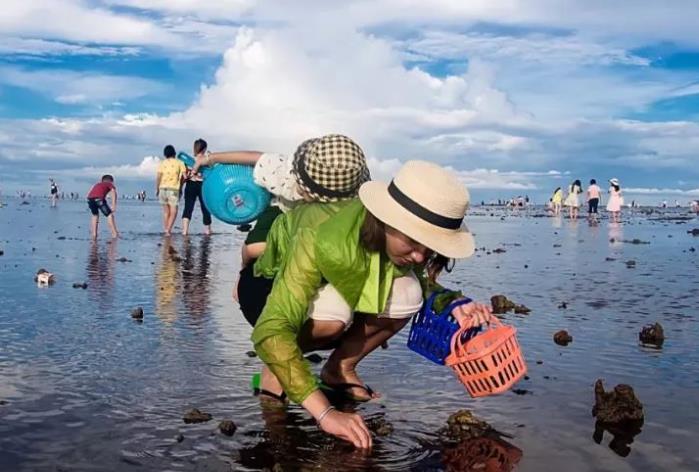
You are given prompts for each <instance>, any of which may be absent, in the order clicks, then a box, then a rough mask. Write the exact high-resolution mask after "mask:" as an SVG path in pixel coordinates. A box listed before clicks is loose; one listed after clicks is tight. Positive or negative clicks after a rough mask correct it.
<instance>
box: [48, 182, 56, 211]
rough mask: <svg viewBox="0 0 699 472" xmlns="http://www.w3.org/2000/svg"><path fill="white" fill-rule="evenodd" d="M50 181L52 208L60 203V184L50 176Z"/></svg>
mask: <svg viewBox="0 0 699 472" xmlns="http://www.w3.org/2000/svg"><path fill="white" fill-rule="evenodd" d="M49 182H50V183H51V190H50V191H51V208H56V205H57V204H58V185H57V184H56V181H55V180H53V179H52V178H49Z"/></svg>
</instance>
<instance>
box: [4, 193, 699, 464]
mask: <svg viewBox="0 0 699 472" xmlns="http://www.w3.org/2000/svg"><path fill="white" fill-rule="evenodd" d="M5 203H6V204H7V205H6V206H5V207H3V208H0V250H2V251H3V253H4V254H3V255H2V256H0V293H1V295H0V301H1V302H2V304H1V305H0V470H13V471H15V470H16V471H24V470H27V471H29V470H32V471H33V470H105V471H106V470H207V471H208V470H210V471H218V470H260V469H263V468H269V469H272V468H273V467H274V466H275V464H278V466H277V470H279V467H280V466H281V467H282V470H300V469H307V470H367V469H368V470H444V469H447V470H459V466H461V467H462V468H463V467H465V464H466V463H467V461H468V458H473V457H474V455H477V454H483V453H485V452H484V451H495V452H494V453H495V454H497V453H499V454H501V455H503V457H505V456H507V457H508V458H509V459H508V460H510V461H511V463H512V464H511V465H514V464H516V470H520V471H541V470H568V471H587V470H608V471H624V470H642V471H656V470H673V471H694V470H699V459H697V455H696V454H695V453H694V452H693V448H694V435H695V433H696V432H697V431H699V411H697V409H696V408H694V407H693V404H694V402H695V401H696V398H697V394H699V350H697V348H696V343H697V335H698V334H699V327H698V325H697V311H696V307H697V302H698V301H699V283H698V282H697V280H699V278H698V277H697V276H698V275H699V273H698V272H699V270H698V269H699V259H698V258H697V252H696V251H694V252H692V251H690V248H692V247H694V248H695V249H699V237H694V236H692V235H691V234H688V233H687V231H688V230H691V229H693V228H699V221H697V219H693V220H690V221H687V220H682V219H679V220H677V219H669V218H673V217H677V216H686V215H687V214H686V213H682V214H680V213H676V212H674V211H672V210H669V211H666V212H664V213H657V212H656V213H653V214H650V215H645V214H642V213H640V212H638V213H635V214H633V215H625V216H624V222H623V223H621V224H613V223H609V222H608V221H606V220H603V221H602V222H601V223H600V224H599V226H593V227H590V226H589V225H588V224H587V222H586V221H585V220H584V219H583V220H578V221H577V222H571V221H569V220H567V219H556V218H538V217H534V215H532V214H530V215H527V214H526V213H525V212H519V213H507V212H504V211H501V210H491V209H489V208H486V209H483V208H478V207H476V208H474V209H473V211H472V213H471V216H470V217H469V226H470V228H471V230H472V231H473V232H474V233H475V234H476V241H477V246H478V247H479V248H483V247H485V248H486V250H484V251H483V250H479V251H478V252H476V254H475V256H474V257H473V258H471V259H469V260H467V261H461V262H459V263H457V266H456V269H455V270H454V272H453V273H452V274H449V275H447V276H446V277H445V278H444V279H443V281H444V283H445V285H449V286H454V287H460V288H462V289H463V290H464V291H465V292H466V293H467V294H468V295H469V296H471V297H473V298H476V299H480V300H483V301H486V300H489V299H490V297H491V296H492V295H495V294H504V295H506V296H507V297H508V298H510V299H511V300H513V301H515V302H516V303H519V304H524V305H526V306H527V307H529V308H530V309H531V310H532V311H531V313H529V314H528V315H518V314H513V313H508V314H506V315H504V319H505V320H507V322H509V323H512V324H513V325H515V326H516V327H517V329H518V335H519V340H520V343H521V345H522V348H523V350H524V353H525V358H526V360H527V363H528V366H529V374H528V375H529V379H528V380H523V381H521V382H520V383H519V384H518V385H517V386H516V387H517V389H518V390H517V393H519V394H517V393H514V392H508V393H507V394H503V395H500V396H497V397H489V398H483V399H478V400H473V399H470V398H469V397H468V395H467V394H466V391H465V389H464V388H463V387H462V386H461V385H460V384H459V383H458V382H457V380H456V378H455V377H454V375H453V374H452V373H451V372H450V371H449V370H448V369H447V368H445V367H440V366H437V365H434V364H431V363H430V362H429V361H427V360H424V359H422V358H421V357H419V356H418V355H417V354H414V353H412V352H411V351H409V350H408V349H407V347H406V346H405V343H406V335H407V331H408V330H407V328H406V329H405V330H404V331H403V332H401V333H400V334H399V335H398V336H396V337H395V338H394V339H393V340H392V342H391V345H390V348H389V349H388V350H378V351H377V352H376V353H374V354H373V355H372V356H370V357H369V358H368V359H366V360H365V361H364V362H363V363H362V364H361V365H360V369H361V371H360V373H361V375H362V376H363V378H364V379H365V380H366V381H367V382H368V383H369V384H370V385H372V387H374V388H375V389H377V390H379V391H381V392H382V393H383V398H382V399H381V400H379V401H374V402H371V403H367V404H362V405H358V406H356V408H357V410H358V411H359V412H360V413H361V414H362V415H364V416H365V417H366V418H369V419H370V420H371V421H372V422H374V423H380V424H385V423H389V424H390V425H391V426H392V428H393V430H392V432H390V433H389V434H387V435H380V436H377V438H376V440H375V443H376V446H375V448H374V450H373V451H372V453H371V454H370V455H362V454H360V453H357V452H356V451H352V450H351V448H350V447H349V446H347V445H345V444H344V443H341V442H338V441H335V440H333V439H332V438H329V437H328V436H326V435H325V434H323V433H322V432H320V431H319V430H318V429H317V427H316V426H315V424H314V422H313V421H312V420H311V419H310V418H309V417H308V416H307V415H305V414H304V413H303V412H302V411H301V410H300V409H299V408H298V407H290V408H289V409H288V410H280V409H275V408H264V409H261V408H260V405H259V401H258V399H256V398H255V397H253V396H252V395H251V391H250V387H249V383H250V378H251V376H252V374H253V373H255V372H257V371H259V368H260V361H259V359H257V358H250V357H248V356H247V355H246V352H247V351H249V350H250V349H251V345H250V342H249V335H250V331H251V330H250V328H249V326H248V325H247V323H246V322H245V320H244V319H243V318H242V315H241V314H240V312H239V311H238V309H237V306H236V305H235V304H234V303H233V302H232V300H231V298H230V292H231V287H232V284H233V282H234V280H235V277H236V275H237V265H238V260H239V248H240V243H241V241H242V240H243V239H244V234H242V233H239V232H237V231H236V230H235V229H234V228H232V227H230V226H226V225H224V224H222V223H215V226H214V229H215V231H218V232H217V234H215V235H213V236H212V237H211V238H206V237H204V236H201V235H198V234H195V235H193V236H190V237H189V238H188V239H184V238H183V237H182V236H180V235H176V236H173V237H172V238H171V240H170V242H168V240H167V239H165V238H164V237H162V236H161V235H160V233H159V231H160V226H161V223H160V213H159V208H158V207H157V205H155V204H154V203H151V202H147V203H145V204H142V203H140V202H122V204H121V205H120V207H119V211H118V213H117V222H118V224H119V228H120V230H121V231H122V233H123V236H122V239H120V240H118V241H116V242H110V241H109V238H108V237H107V236H108V230H107V228H106V225H105V227H103V228H100V229H101V238H100V240H99V241H98V242H97V243H92V242H91V241H89V238H88V225H89V213H88V211H87V209H86V205H85V204H84V203H83V202H60V203H59V207H58V208H57V209H51V208H49V202H48V201H45V200H32V202H31V204H30V205H20V201H19V200H16V199H9V200H7V201H5ZM503 217H504V219H503ZM194 219H195V222H194V225H193V230H194V232H195V233H196V232H198V231H199V230H200V229H201V227H200V221H199V219H200V217H199V215H198V214H197V215H195V216H194ZM634 239H638V240H639V241H644V242H649V243H650V244H634V243H633V242H632V241H633V240H634ZM623 241H629V242H623ZM170 247H172V248H173V249H174V250H175V251H176V256H177V257H172V255H173V254H172V251H171V250H170ZM497 248H502V249H505V252H493V250H494V249H497ZM488 252H490V254H488ZM630 260H633V261H635V264H630V265H629V264H627V262H628V261H630ZM42 267H43V268H46V269H47V270H49V271H51V272H53V273H54V274H55V276H56V283H55V284H53V285H52V286H50V287H46V288H38V287H37V286H36V284H35V283H34V281H33V278H34V276H35V274H36V271H37V270H38V269H39V268H42ZM83 282H84V283H87V288H84V289H83V288H82V286H81V287H80V288H73V284H74V283H81V284H82V283H83ZM564 303H565V308H563V304H564ZM137 307H142V308H143V312H144V316H143V320H142V321H140V320H138V319H133V318H132V317H131V313H132V311H133V310H134V309H135V308H137ZM656 321H658V322H660V323H661V324H662V326H663V328H664V332H665V342H664V344H663V346H662V349H653V348H650V347H643V346H640V345H639V342H638V332H639V331H640V330H641V328H642V327H643V326H644V325H646V324H650V323H654V322H656ZM559 330H566V331H568V333H569V334H570V335H571V336H572V337H573V339H574V340H573V342H572V343H570V344H569V345H567V346H565V347H564V346H559V345H556V344H555V343H554V342H553V335H554V333H556V332H557V331H559ZM321 354H323V353H321ZM314 368H316V369H319V365H316V366H315V367H314ZM597 378H602V379H604V384H605V386H607V387H608V388H612V387H613V386H614V385H616V384H621V383H624V384H629V385H631V386H632V387H633V389H634V392H635V394H636V395H637V397H638V398H639V400H641V401H642V402H643V405H644V412H645V422H644V424H643V426H642V429H641V432H640V434H638V435H637V436H636V437H635V438H633V443H632V444H630V445H629V446H628V447H629V448H630V451H629V452H628V454H627V455H626V456H625V457H623V456H622V455H620V454H619V452H618V451H615V450H612V449H611V448H610V447H609V444H610V441H612V439H613V438H612V436H611V435H610V433H609V432H608V431H603V432H602V434H603V436H602V439H601V441H600V443H599V444H598V443H597V442H596V441H595V439H593V435H595V420H594V418H593V417H592V414H591V409H592V406H593V405H594V402H595V397H594V383H595V380H596V379H597ZM347 407H348V408H350V407H352V406H347ZM193 408H198V409H200V410H201V411H202V412H207V413H210V414H211V415H212V417H213V419H212V420H211V421H206V422H201V423H192V424H185V423H184V421H183V419H182V418H183V416H184V415H185V413H187V412H188V411H190V410H192V409H193ZM460 409H469V410H472V411H473V413H474V414H475V415H477V416H478V417H479V418H481V419H483V420H485V421H487V422H488V423H489V424H491V425H492V426H493V427H494V428H496V429H497V430H498V431H500V432H502V433H504V434H506V435H507V436H504V437H503V438H502V439H501V440H499V441H495V440H490V441H481V442H478V443H474V442H472V441H471V442H468V441H466V442H461V443H459V442H457V443H454V444H450V445H448V446H447V445H445V444H444V443H443V442H442V441H441V440H440V438H439V434H438V432H439V430H440V428H442V427H443V426H444V425H445V424H446V421H447V418H448V417H449V415H451V414H452V413H454V412H455V411H457V410H460ZM222 420H233V421H234V422H235V425H236V426H237V430H236V431H235V433H234V434H233V436H230V437H229V436H227V435H225V434H222V433H221V432H220V431H219V423H220V422H221V421H222ZM596 438H597V439H599V435H597V436H596ZM504 467H505V466H504ZM507 467H509V466H507ZM462 470H463V469H462Z"/></svg>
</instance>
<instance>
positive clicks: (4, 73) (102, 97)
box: [0, 66, 164, 104]
mask: <svg viewBox="0 0 699 472" xmlns="http://www.w3.org/2000/svg"><path fill="white" fill-rule="evenodd" d="M0 85H11V86H14V87H20V88H26V89H29V90H33V91H35V92H38V93H41V94H42V95H45V96H47V97H50V98H52V99H53V100H55V101H56V102H58V103H64V104H83V103H86V104H99V103H110V102H112V101H114V100H117V99H134V98H139V97H144V96H146V95H149V94H153V93H157V92H159V91H161V90H162V89H163V88H164V86H163V84H161V83H159V82H155V81H153V80H149V79H144V78H141V77H133V76H122V75H102V74H97V73H90V72H76V71H70V70H33V71H29V70H25V69H22V68H20V67H14V66H6V67H0Z"/></svg>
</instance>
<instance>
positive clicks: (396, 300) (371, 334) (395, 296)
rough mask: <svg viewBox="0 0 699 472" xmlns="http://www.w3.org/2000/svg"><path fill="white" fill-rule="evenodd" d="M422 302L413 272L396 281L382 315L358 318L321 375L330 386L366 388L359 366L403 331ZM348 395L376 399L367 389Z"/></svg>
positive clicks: (356, 317)
mask: <svg viewBox="0 0 699 472" xmlns="http://www.w3.org/2000/svg"><path fill="white" fill-rule="evenodd" d="M422 303H423V298H422V288H421V286H420V282H419V281H418V279H417V277H415V275H414V274H413V273H412V272H411V273H409V274H408V275H406V276H404V277H398V278H396V279H394V280H393V287H392V288H391V295H390V297H389V299H388V301H387V302H386V307H385V309H384V312H383V313H381V314H379V315H359V314H356V315H355V317H354V323H353V324H352V326H351V327H350V328H349V330H348V331H347V332H346V333H345V335H344V336H343V337H342V339H341V341H340V344H339V346H338V347H337V349H335V351H334V352H333V353H332V355H331V356H330V358H329V359H328V361H327V362H326V364H325V366H324V367H323V371H322V374H321V377H322V378H323V380H324V381H325V382H327V383H329V384H338V383H345V384H348V383H349V384H357V385H360V386H361V385H363V383H362V381H361V380H360V379H359V376H358V375H357V371H356V368H357V364H359V362H360V361H361V360H362V359H364V358H365V357H366V356H367V355H368V354H369V353H370V352H372V351H374V350H375V349H376V348H377V347H379V346H381V345H382V344H383V343H385V342H386V341H388V339H389V338H391V337H393V335H395V334H396V333H397V332H398V331H400V330H401V329H403V327H404V326H405V325H406V324H407V323H408V321H410V319H411V318H412V316H413V315H414V314H415V313H417V311H418V310H420V308H421V307H422ZM347 393H349V394H350V395H352V396H353V397H355V398H358V399H363V400H369V399H370V398H371V397H372V396H373V397H376V396H377V395H375V394H374V395H371V394H370V392H369V391H367V389H366V388H362V387H356V388H352V387H350V388H349V389H347Z"/></svg>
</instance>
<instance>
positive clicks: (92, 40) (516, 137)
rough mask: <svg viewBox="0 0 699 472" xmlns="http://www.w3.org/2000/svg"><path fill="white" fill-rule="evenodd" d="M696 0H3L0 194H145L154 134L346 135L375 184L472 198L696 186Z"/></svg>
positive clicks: (215, 138)
mask: <svg viewBox="0 0 699 472" xmlns="http://www.w3.org/2000/svg"><path fill="white" fill-rule="evenodd" d="M698 17H699V2H696V1H693V0H687V1H680V0H675V1H673V0H666V1H663V2H658V1H655V0H635V1H634V0H630V1H627V2H609V1H600V0H530V1H516V0H498V1H493V0H469V1H467V2H466V1H463V0H441V1H436V0H371V1H369V0H355V1H352V0H348V1H342V2H340V1H338V2H328V1H321V0H297V1H294V2H287V1H282V0H277V1H265V0H60V1H54V0H32V1H30V2H29V1H26V0H22V1H18V0H4V1H3V8H2V9H0V191H2V192H3V193H4V194H13V193H14V192H16V191H17V190H19V189H27V190H31V191H32V192H33V193H35V194H46V193H48V178H49V177H53V178H55V179H56V180H57V181H58V183H59V185H60V186H61V189H62V190H63V191H65V192H70V191H75V192H79V193H80V194H82V195H84V194H85V193H86V192H87V191H88V190H89V187H90V185H91V184H92V183H94V182H96V181H97V180H98V178H99V177H100V176H101V175H102V174H103V173H112V174H114V176H115V178H116V183H117V186H118V187H119V188H120V189H121V190H122V192H128V193H134V192H136V191H137V190H139V189H141V188H144V189H146V190H148V191H149V193H151V194H152V193H153V187H154V174H155V169H156V167H157V163H158V158H159V156H161V155H162V150H163V147H164V146H165V145H166V144H173V145H175V147H176V148H178V150H185V151H190V150H191V146H192V142H193V141H194V140H195V139H197V138H204V139H206V140H207V141H208V142H209V148H210V150H212V151H226V150H236V149H254V150H260V151H273V152H281V153H293V151H294V149H295V148H296V146H297V145H298V144H300V143H301V142H302V141H303V140H305V139H307V138H310V137H315V136H321V135H323V134H327V133H342V134H346V135H348V136H350V137H352V138H353V139H355V141H357V142H358V143H359V144H360V146H361V147H362V148H363V149H364V151H365V153H366V155H367V157H368V159H369V163H370V168H371V171H372V176H373V178H375V179H380V180H388V179H390V178H391V176H392V175H394V174H395V172H396V171H397V169H398V168H399V167H400V165H401V163H402V162H405V161H407V160H410V159H424V160H429V161H433V162H437V163H439V164H442V165H444V166H447V167H449V168H450V169H452V170H453V172H454V173H456V174H457V175H458V176H459V177H460V178H461V180H462V181H463V182H464V183H465V184H466V185H467V186H468V187H469V190H470V191H471V195H472V198H473V199H474V200H475V201H480V200H486V201H488V200H491V199H494V198H509V197H513V196H517V195H529V196H530V197H531V198H532V199H534V200H535V201H537V200H538V201H539V202H543V201H545V200H547V199H548V197H549V196H550V194H551V192H552V191H553V189H555V188H556V187H558V186H561V187H564V188H565V187H567V186H568V185H569V184H570V183H571V181H573V180H575V179H580V180H582V181H583V184H584V185H585V184H587V182H588V181H589V180H590V179H591V178H595V179H597V181H598V182H601V183H602V184H603V187H604V186H606V182H607V180H608V179H610V178H612V177H616V178H618V179H619V180H620V181H621V184H622V188H623V189H624V191H625V193H626V195H627V196H632V198H634V199H636V200H637V201H639V202H646V203H655V202H658V201H660V200H662V199H668V200H671V201H674V200H679V201H680V202H682V203H686V202H688V201H689V200H691V199H698V198H699V165H697V164H698V159H697V155H698V154H699V123H698V121H697V120H698V119H699V36H698V35H697V34H696V24H695V23H696V18H698Z"/></svg>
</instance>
